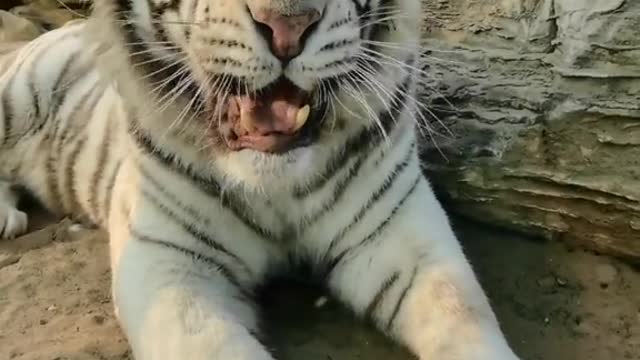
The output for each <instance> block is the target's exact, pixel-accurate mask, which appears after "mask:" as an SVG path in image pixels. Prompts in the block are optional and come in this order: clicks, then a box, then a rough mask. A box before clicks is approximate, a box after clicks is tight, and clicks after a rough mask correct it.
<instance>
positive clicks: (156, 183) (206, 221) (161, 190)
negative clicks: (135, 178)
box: [137, 163, 211, 225]
mask: <svg viewBox="0 0 640 360" xmlns="http://www.w3.org/2000/svg"><path fill="white" fill-rule="evenodd" d="M137 166H138V170H139V171H140V175H142V177H143V178H144V179H145V180H146V181H147V182H149V184H150V185H151V186H152V187H153V188H154V189H155V190H156V191H157V192H159V193H160V195H162V196H163V197H164V198H166V199H167V200H168V201H170V202H171V204H172V206H173V207H177V208H179V209H180V210H182V211H183V212H185V213H187V214H189V216H190V217H192V218H193V219H195V220H196V221H198V222H200V223H203V224H204V225H209V223H210V222H211V220H210V219H209V218H208V217H204V216H202V214H200V213H199V212H198V211H197V210H196V209H195V208H193V207H192V206H189V205H188V204H185V203H183V202H182V201H180V199H178V196H177V195H176V194H174V193H173V192H171V191H169V190H168V189H167V188H165V187H164V186H163V185H162V184H160V182H159V181H158V180H156V178H155V177H153V176H152V175H151V173H149V171H147V169H146V166H144V164H142V163H138V164H137Z"/></svg>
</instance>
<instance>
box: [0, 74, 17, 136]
mask: <svg viewBox="0 0 640 360" xmlns="http://www.w3.org/2000/svg"><path fill="white" fill-rule="evenodd" d="M15 76H16V75H15V74H13V77H12V78H11V80H9V82H8V83H7V86H6V87H5V88H4V89H3V90H4V92H3V93H2V112H3V115H4V119H3V120H4V134H3V138H2V144H1V145H6V144H7V143H8V142H9V139H10V138H11V132H12V127H13V118H14V116H15V114H14V109H13V106H12V105H11V99H10V96H11V87H13V82H14V81H15Z"/></svg>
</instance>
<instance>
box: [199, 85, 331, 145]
mask: <svg viewBox="0 0 640 360" xmlns="http://www.w3.org/2000/svg"><path fill="white" fill-rule="evenodd" d="M314 100H316V99H314V93H313V92H306V91H304V90H302V89H300V88H299V87H297V86H296V85H295V84H293V83H292V82H291V81H289V80H288V79H286V78H285V77H281V78H280V79H278V80H277V81H275V82H273V83H272V84H270V85H268V86H267V87H265V88H263V89H261V90H259V91H256V92H251V93H249V94H238V95H232V96H230V97H228V98H227V101H226V104H225V111H224V112H225V114H222V119H220V121H219V123H218V124H211V125H213V126H211V127H213V128H217V129H218V130H219V136H222V138H223V140H224V143H225V144H226V146H227V148H228V149H229V150H232V151H240V150H243V149H252V150H256V151H260V152H265V153H284V152H287V151H290V150H293V149H295V148H298V147H304V146H309V145H311V144H312V143H313V141H314V140H315V139H316V138H317V136H318V133H319V131H318V130H319V128H320V125H321V123H322V120H323V119H322V118H323V114H324V112H325V109H326V106H325V105H323V104H318V102H317V101H314ZM314 104H315V105H314ZM211 120H214V119H213V118H212V119H211Z"/></svg>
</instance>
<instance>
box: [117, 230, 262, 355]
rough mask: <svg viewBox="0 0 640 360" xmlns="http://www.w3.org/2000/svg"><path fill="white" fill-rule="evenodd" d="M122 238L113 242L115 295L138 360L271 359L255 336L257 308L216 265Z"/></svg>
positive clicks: (138, 237)
mask: <svg viewBox="0 0 640 360" xmlns="http://www.w3.org/2000/svg"><path fill="white" fill-rule="evenodd" d="M120 232H121V234H117V233H116V234H111V237H112V238H111V239H110V240H111V243H112V271H113V296H114V304H115V307H116V314H117V317H118V319H119V322H120V324H121V326H122V328H123V330H124V333H125V335H126V337H127V340H128V342H129V345H130V346H131V348H132V351H133V356H134V358H135V359H136V360H178V359H185V360H186V359H189V360H230V359H234V360H273V359H272V357H271V355H270V354H269V352H268V351H267V350H266V349H265V348H264V347H263V346H262V344H261V343H260V342H259V341H258V339H256V337H255V334H256V333H257V325H256V314H255V309H254V304H253V303H252V302H251V301H250V298H249V296H248V294H247V293H246V291H245V290H243V289H242V288H241V287H240V286H239V285H238V284H237V283H234V281H233V276H234V275H233V273H232V272H227V271H228V269H227V268H226V267H223V266H220V265H219V264H217V259H215V258H214V257H211V258H210V257H208V256H207V255H201V254H196V253H195V252H191V250H189V249H188V248H187V247H181V245H172V243H171V242H168V241H165V239H163V238H162V237H160V236H158V237H153V236H152V235H148V234H142V233H134V232H132V231H128V232H129V236H128V237H126V238H117V236H119V235H122V234H124V233H125V231H120ZM114 236H116V238H114ZM122 240H124V241H122Z"/></svg>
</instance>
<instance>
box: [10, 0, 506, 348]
mask: <svg viewBox="0 0 640 360" xmlns="http://www.w3.org/2000/svg"><path fill="white" fill-rule="evenodd" d="M95 7H96V8H95V10H94V14H93V17H92V19H91V20H89V21H88V22H87V23H84V22H80V23H74V24H70V25H69V26H66V27H64V28H62V29H58V30H54V31H51V32H48V33H46V34H44V35H42V36H40V37H39V38H38V39H36V40H34V41H32V42H31V43H29V44H28V45H26V46H25V47H22V48H21V49H20V50H19V52H18V53H12V54H9V55H5V56H12V57H13V58H12V60H11V61H10V62H8V63H9V64H10V65H5V67H4V68H3V69H2V73H1V74H2V77H1V78H0V89H1V91H2V93H1V98H0V100H1V101H0V111H1V112H0V119H2V123H0V125H1V126H0V176H2V179H4V180H2V181H1V182H0V184H1V185H0V226H2V236H3V237H14V236H17V235H19V234H21V233H23V232H24V231H25V230H26V225H27V218H26V215H25V214H24V213H22V212H21V211H19V210H17V209H16V202H17V200H18V196H17V194H18V192H17V190H18V189H26V190H27V191H28V192H31V193H33V194H34V195H35V196H36V197H37V198H38V199H40V200H41V201H42V202H43V203H44V204H45V205H46V206H47V207H48V208H50V209H51V210H52V211H56V212H59V213H62V214H71V215H74V216H82V217H85V218H87V219H88V220H90V221H92V222H94V223H96V224H98V225H100V226H103V227H104V228H106V229H107V230H108V232H109V236H110V244H111V259H112V261H111V262H112V273H113V279H112V280H113V296H114V302H115V304H116V313H117V315H118V319H119V321H120V323H121V325H122V328H123V329H124V332H125V334H126V336H127V339H128V341H129V344H130V345H131V347H132V349H133V354H134V357H135V358H136V359H138V360H143V359H145V360H147V359H149V360H161V359H190V360H201V359H202V360H204V359H207V360H229V359H237V360H267V359H272V355H271V354H270V352H269V351H268V350H267V349H266V348H265V347H264V346H263V345H262V344H261V343H260V342H259V341H258V340H257V338H256V335H257V334H258V333H259V329H258V325H257V318H256V313H255V305H254V301H253V292H254V290H255V289H256V287H257V286H258V285H260V284H262V283H263V282H264V281H266V280H267V279H268V278H269V276H270V275H272V274H274V273H276V272H278V273H283V272H287V271H293V270H294V269H295V267H296V265H297V264H299V263H302V262H304V263H306V264H309V265H311V267H312V268H313V269H314V272H315V275H316V276H318V277H320V278H321V279H322V280H323V281H325V282H326V284H327V286H328V287H329V288H330V289H331V290H332V291H333V294H334V295H335V297H336V298H337V299H339V300H340V301H342V302H343V303H344V304H346V305H347V306H349V307H350V308H351V309H353V310H354V311H355V313H357V314H358V315H359V316H361V317H363V318H368V319H370V320H372V321H373V322H374V323H375V324H377V325H378V326H379V328H380V329H381V330H382V331H384V332H385V333H387V334H388V335H389V336H391V337H393V338H394V339H396V340H397V341H398V342H399V343H401V344H404V345H406V346H407V347H408V348H409V349H411V351H413V352H414V353H415V354H416V355H417V356H418V357H419V358H420V359H423V360H460V359H464V360H476V359H477V360H489V359H490V360H514V359H517V356H516V355H515V354H514V353H513V352H512V350H511V349H510V348H509V346H508V344H507V342H506V341H505V339H504V337H503V335H502V332H501V330H500V327H499V324H498V322H497V320H496V318H495V316H494V313H493V312H492V310H491V308H490V305H489V303H488V301H487V299H486V297H485V295H484V293H483V290H482V289H481V287H480V286H479V284H478V282H477V280H476V278H475V276H474V273H473V272H472V269H471V267H470V265H469V264H468V262H467V260H466V259H465V257H464V255H463V252H462V251H461V248H460V246H459V244H458V242H457V240H456V238H455V236H454V234H453V232H452V230H451V228H450V226H449V222H448V220H447V217H446V216H445V213H444V212H443V210H442V208H441V206H440V204H439V203H438V201H437V200H436V198H435V197H434V194H433V193H432V191H431V189H430V186H429V184H428V182H427V180H426V179H425V178H424V177H423V175H422V173H421V170H420V165H419V161H418V155H417V150H416V135H415V130H414V129H415V124H416V117H417V116H418V115H417V113H416V106H414V105H415V104H416V103H415V98H414V95H415V89H416V86H417V82H418V81H419V78H420V73H419V70H418V68H419V64H418V61H419V57H420V54H419V51H418V49H419V38H420V33H419V23H420V17H421V8H420V1H419V0H101V1H97V2H96V4H95Z"/></svg>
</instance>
